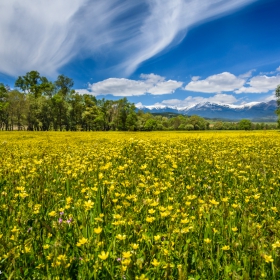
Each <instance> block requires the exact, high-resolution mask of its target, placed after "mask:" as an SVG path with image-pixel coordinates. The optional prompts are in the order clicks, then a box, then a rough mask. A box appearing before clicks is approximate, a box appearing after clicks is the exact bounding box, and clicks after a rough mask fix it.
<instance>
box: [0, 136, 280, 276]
mask: <svg viewBox="0 0 280 280" xmlns="http://www.w3.org/2000/svg"><path fill="white" fill-rule="evenodd" d="M279 166H280V133H279V132H277V131H274V132H269V131H262V132H242V131H241V132H240V131H239V132H227V133H225V132H198V133H195V132H172V133H170V132H150V133H125V132H89V133H86V132H84V133H83V132H0V194H1V196H0V271H1V273H0V279H142V280H144V279H181V280H183V279H184V280H185V279H196V280H198V279H215V280H217V279H280V258H279V251H280V217H279V211H280V207H279V201H280V188H279V186H280V173H279V170H280V168H279Z"/></svg>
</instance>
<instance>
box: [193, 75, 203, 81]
mask: <svg viewBox="0 0 280 280" xmlns="http://www.w3.org/2000/svg"><path fill="white" fill-rule="evenodd" d="M200 78H201V77H200V76H193V77H192V81H197V80H199V79H200Z"/></svg>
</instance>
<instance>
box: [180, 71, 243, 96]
mask: <svg viewBox="0 0 280 280" xmlns="http://www.w3.org/2000/svg"><path fill="white" fill-rule="evenodd" d="M244 83H245V80H244V79H241V78H238V77H236V76H235V75H233V74H231V73H229V72H223V73H221V74H217V75H213V76H209V77H208V78H206V79H205V80H193V81H191V82H190V83H188V84H187V85H186V87H185V90H188V91H195V92H204V93H216V92H217V93H220V92H223V91H233V90H235V89H238V88H240V87H242V86H243V85H244Z"/></svg>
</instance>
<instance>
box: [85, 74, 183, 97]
mask: <svg viewBox="0 0 280 280" xmlns="http://www.w3.org/2000/svg"><path fill="white" fill-rule="evenodd" d="M140 77H141V80H129V79H125V78H109V79H106V80H104V81H101V82H97V83H94V84H91V85H89V89H90V90H91V94H93V95H107V94H112V95H114V96H139V95H144V94H146V93H150V94H153V95H160V94H169V93H173V92H174V91H175V90H176V89H177V88H179V87H181V86H182V84H183V83H182V82H178V81H174V80H168V81H166V80H165V78H164V77H161V76H159V75H155V74H142V75H141V76H140Z"/></svg>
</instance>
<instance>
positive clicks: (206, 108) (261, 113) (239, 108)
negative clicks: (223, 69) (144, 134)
mask: <svg viewBox="0 0 280 280" xmlns="http://www.w3.org/2000/svg"><path fill="white" fill-rule="evenodd" d="M136 108H137V109H138V110H142V111H144V112H150V113H177V114H183V115H189V116H191V115H198V116H201V117H204V118H218V119H228V120H240V119H251V120H253V119H271V120H276V119H277V115H276V114H275V110H276V109H277V103H276V101H275V100H271V101H268V102H250V103H246V104H243V105H231V104H219V103H212V102H203V103H198V104H195V105H192V106H188V107H175V106H163V105H159V106H142V105H140V106H139V105H138V104H136Z"/></svg>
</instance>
